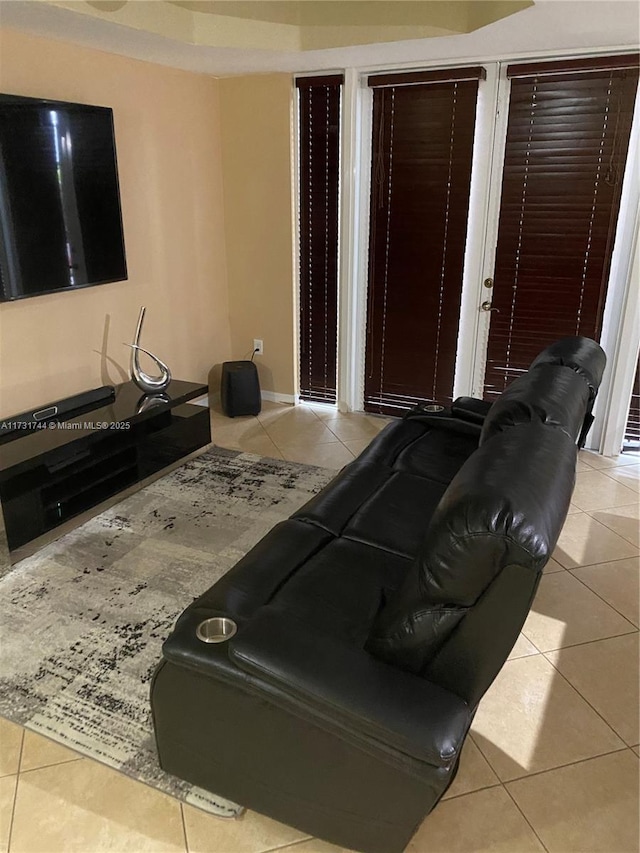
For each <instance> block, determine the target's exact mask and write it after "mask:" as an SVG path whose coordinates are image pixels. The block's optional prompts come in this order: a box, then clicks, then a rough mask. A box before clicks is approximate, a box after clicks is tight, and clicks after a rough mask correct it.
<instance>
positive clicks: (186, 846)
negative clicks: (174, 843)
mask: <svg viewBox="0 0 640 853" xmlns="http://www.w3.org/2000/svg"><path fill="white" fill-rule="evenodd" d="M178 803H179V804H180V819H181V821H182V835H183V837H184V849H185V851H186V853H190V850H189V838H188V836H187V822H186V820H185V817H184V803H183V801H182V800H178Z"/></svg>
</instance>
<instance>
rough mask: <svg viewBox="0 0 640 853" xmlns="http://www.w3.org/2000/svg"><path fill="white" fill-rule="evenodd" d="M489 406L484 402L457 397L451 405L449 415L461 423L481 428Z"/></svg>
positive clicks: (472, 398)
mask: <svg viewBox="0 0 640 853" xmlns="http://www.w3.org/2000/svg"><path fill="white" fill-rule="evenodd" d="M491 405H492V404H491V403H488V402H487V401H486V400H478V399H476V398H475V397H458V398H457V399H455V400H454V401H453V403H452V404H451V414H452V415H453V416H454V417H456V418H461V419H462V420H463V421H468V422H469V423H472V424H478V426H482V424H483V423H484V419H485V418H486V416H487V415H488V414H489V409H490V408H491Z"/></svg>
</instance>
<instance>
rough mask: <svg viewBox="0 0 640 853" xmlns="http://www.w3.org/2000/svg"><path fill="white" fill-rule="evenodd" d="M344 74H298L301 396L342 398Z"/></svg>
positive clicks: (331, 399) (304, 398)
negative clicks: (340, 291) (340, 209)
mask: <svg viewBox="0 0 640 853" xmlns="http://www.w3.org/2000/svg"><path fill="white" fill-rule="evenodd" d="M342 81H343V78H342V76H341V75H332V76H330V77H305V78H298V79H297V80H296V86H297V88H298V97H299V127H300V134H299V135H300V151H299V169H300V223H299V227H300V231H299V246H300V365H299V368H300V370H299V373H300V397H301V399H303V400H315V401H319V402H325V403H334V402H335V401H336V384H337V382H336V380H337V328H338V226H339V216H338V187H339V169H340V136H339V128H340V95H341V89H342Z"/></svg>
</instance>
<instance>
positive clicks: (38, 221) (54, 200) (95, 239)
mask: <svg viewBox="0 0 640 853" xmlns="http://www.w3.org/2000/svg"><path fill="white" fill-rule="evenodd" d="M126 278H127V265H126V258H125V249H124V237H123V233H122V213H121V209H120V190H119V185H118V167H117V162H116V146H115V138H114V132H113V113H112V111H111V110H110V109H109V108H107V107H94V106H87V105H85V104H71V103H66V102H63V101H50V100H40V99H35V98H23V97H20V96H16V95H3V94H0V301H2V302H7V301H11V300H14V299H24V298H25V297H27V296H39V295H41V294H44V293H52V292H55V291H60V290H75V289H78V288H81V287H89V286H90V285H94V284H106V283H107V282H110V281H122V280H123V279H126Z"/></svg>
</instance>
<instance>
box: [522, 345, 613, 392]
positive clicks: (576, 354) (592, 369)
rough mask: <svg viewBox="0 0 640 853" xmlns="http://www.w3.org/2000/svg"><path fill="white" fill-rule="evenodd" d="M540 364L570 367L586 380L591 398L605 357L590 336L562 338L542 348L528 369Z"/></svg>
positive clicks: (599, 377)
mask: <svg viewBox="0 0 640 853" xmlns="http://www.w3.org/2000/svg"><path fill="white" fill-rule="evenodd" d="M542 364H555V365H560V366H563V367H570V368H571V369H572V370H574V371H575V372H576V373H577V374H578V375H579V376H582V378H583V379H584V380H585V381H586V383H587V385H588V386H589V389H590V390H591V397H592V398H593V397H595V395H596V393H597V391H598V388H599V387H600V383H601V382H602V374H603V373H604V369H605V367H606V364H607V357H606V355H605V352H604V350H603V349H602V347H601V346H600V345H599V344H597V343H596V342H595V341H593V340H591V338H582V337H575V338H563V339H562V340H560V341H556V342H555V343H553V344H551V346H549V347H547V348H546V349H544V350H542V352H541V353H540V355H538V356H537V357H536V358H535V359H534V360H533V362H532V363H531V367H530V368H529V370H533V369H534V368H536V367H539V366H540V365H542Z"/></svg>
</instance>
